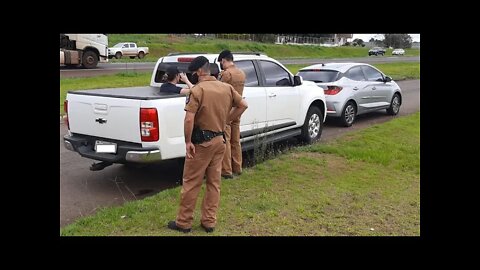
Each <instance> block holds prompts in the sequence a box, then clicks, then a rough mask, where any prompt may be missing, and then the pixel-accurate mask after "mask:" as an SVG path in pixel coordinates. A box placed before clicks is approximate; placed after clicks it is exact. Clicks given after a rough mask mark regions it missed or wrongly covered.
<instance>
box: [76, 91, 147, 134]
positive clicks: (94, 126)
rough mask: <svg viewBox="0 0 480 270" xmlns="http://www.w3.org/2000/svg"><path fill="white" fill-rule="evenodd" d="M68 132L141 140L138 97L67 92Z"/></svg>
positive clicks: (139, 102)
mask: <svg viewBox="0 0 480 270" xmlns="http://www.w3.org/2000/svg"><path fill="white" fill-rule="evenodd" d="M67 100H68V118H69V123H70V131H71V132H72V133H79V134H84V135H90V136H97V137H103V138H110V139H115V140H121V141H127V142H135V143H141V137H140V106H141V102H142V100H140V99H126V98H116V97H105V96H94V95H81V94H80V95H79V94H74V93H68V95H67Z"/></svg>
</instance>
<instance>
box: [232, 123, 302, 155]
mask: <svg viewBox="0 0 480 270" xmlns="http://www.w3.org/2000/svg"><path fill="white" fill-rule="evenodd" d="M300 134H302V130H301V129H299V128H297V129H293V130H292V129H290V130H285V131H282V132H278V133H275V134H272V135H266V136H264V137H260V138H259V140H257V141H256V140H255V139H253V140H250V141H248V142H243V143H242V152H243V151H248V150H252V149H253V148H255V141H256V143H257V144H258V143H274V142H278V141H283V140H286V139H289V138H292V137H295V136H298V135H300Z"/></svg>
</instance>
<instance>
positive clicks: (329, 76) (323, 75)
mask: <svg viewBox="0 0 480 270" xmlns="http://www.w3.org/2000/svg"><path fill="white" fill-rule="evenodd" d="M339 73H340V72H339V71H336V70H300V72H298V75H300V76H302V78H303V79H304V80H306V81H313V82H316V83H321V82H334V81H336V80H337V78H338V74H339Z"/></svg>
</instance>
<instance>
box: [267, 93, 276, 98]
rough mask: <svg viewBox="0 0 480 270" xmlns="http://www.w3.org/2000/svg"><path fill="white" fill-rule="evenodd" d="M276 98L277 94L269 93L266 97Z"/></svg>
mask: <svg viewBox="0 0 480 270" xmlns="http://www.w3.org/2000/svg"><path fill="white" fill-rule="evenodd" d="M276 96H277V94H275V93H271V94H269V95H268V97H276Z"/></svg>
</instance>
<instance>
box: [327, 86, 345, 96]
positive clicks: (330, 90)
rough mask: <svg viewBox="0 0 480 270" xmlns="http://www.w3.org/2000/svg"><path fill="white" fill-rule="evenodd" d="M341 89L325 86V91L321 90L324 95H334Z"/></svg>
mask: <svg viewBox="0 0 480 270" xmlns="http://www.w3.org/2000/svg"><path fill="white" fill-rule="evenodd" d="M342 89H343V87H340V86H327V89H325V90H323V91H324V92H325V95H336V94H338V92H340V91H342Z"/></svg>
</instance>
